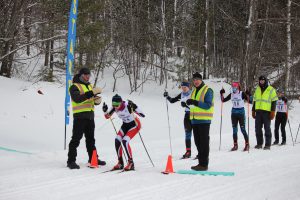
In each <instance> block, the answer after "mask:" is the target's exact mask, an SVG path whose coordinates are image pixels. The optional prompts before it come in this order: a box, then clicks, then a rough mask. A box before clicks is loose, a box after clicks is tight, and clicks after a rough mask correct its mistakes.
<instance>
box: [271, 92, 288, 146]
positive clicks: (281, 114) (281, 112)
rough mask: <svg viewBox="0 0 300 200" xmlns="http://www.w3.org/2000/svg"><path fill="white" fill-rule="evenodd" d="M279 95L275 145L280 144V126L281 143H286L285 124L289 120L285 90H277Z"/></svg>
mask: <svg viewBox="0 0 300 200" xmlns="http://www.w3.org/2000/svg"><path fill="white" fill-rule="evenodd" d="M277 95H278V101H277V102H276V110H277V113H276V118H275V130H274V136H275V141H274V143H273V145H276V144H279V126H281V127H280V130H281V137H282V142H281V145H285V144H286V132H285V125H286V122H287V117H288V116H287V105H286V103H287V101H288V100H287V98H286V97H285V96H284V92H283V90H281V89H278V90H277Z"/></svg>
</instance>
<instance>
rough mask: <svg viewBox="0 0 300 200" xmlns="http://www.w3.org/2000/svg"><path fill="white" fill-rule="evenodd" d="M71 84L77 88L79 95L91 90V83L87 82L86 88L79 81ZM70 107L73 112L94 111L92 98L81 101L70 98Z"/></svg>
mask: <svg viewBox="0 0 300 200" xmlns="http://www.w3.org/2000/svg"><path fill="white" fill-rule="evenodd" d="M73 85H75V86H76V87H77V88H78V90H79V92H80V95H83V94H84V93H86V92H88V91H92V90H93V87H92V85H91V84H89V86H88V88H87V87H86V86H85V85H84V84H80V83H73ZM72 109H73V114H75V113H81V112H90V111H94V98H90V99H87V100H85V101H83V102H81V103H76V102H75V101H73V100H72Z"/></svg>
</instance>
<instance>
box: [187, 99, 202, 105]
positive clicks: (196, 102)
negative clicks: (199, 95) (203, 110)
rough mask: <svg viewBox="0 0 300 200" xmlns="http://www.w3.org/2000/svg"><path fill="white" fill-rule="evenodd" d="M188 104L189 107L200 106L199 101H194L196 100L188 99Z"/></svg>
mask: <svg viewBox="0 0 300 200" xmlns="http://www.w3.org/2000/svg"><path fill="white" fill-rule="evenodd" d="M186 104H187V105H194V106H198V105H199V103H198V101H196V100H194V99H188V100H187V101H186Z"/></svg>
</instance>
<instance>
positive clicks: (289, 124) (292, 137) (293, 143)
mask: <svg viewBox="0 0 300 200" xmlns="http://www.w3.org/2000/svg"><path fill="white" fill-rule="evenodd" d="M288 124H289V127H290V132H291V137H292V141H293V146H295V143H294V138H293V133H292V129H291V124H290V120H289V119H288Z"/></svg>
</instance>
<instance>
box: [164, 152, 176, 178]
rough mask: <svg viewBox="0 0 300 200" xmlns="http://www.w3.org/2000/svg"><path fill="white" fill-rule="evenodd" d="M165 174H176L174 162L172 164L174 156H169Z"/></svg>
mask: <svg viewBox="0 0 300 200" xmlns="http://www.w3.org/2000/svg"><path fill="white" fill-rule="evenodd" d="M163 173H164V174H169V173H174V169H173V162H172V156H171V155H169V156H168V162H167V166H166V170H165V171H164V172H163Z"/></svg>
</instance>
